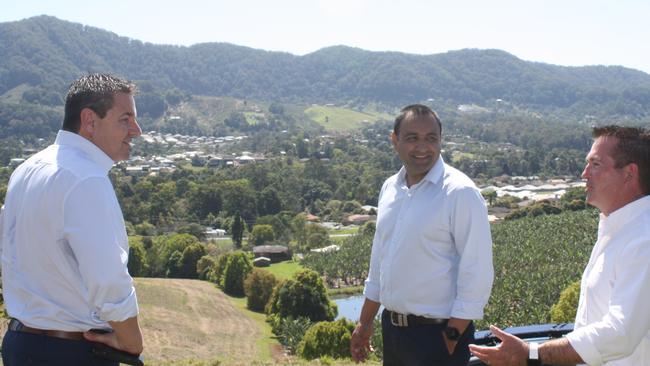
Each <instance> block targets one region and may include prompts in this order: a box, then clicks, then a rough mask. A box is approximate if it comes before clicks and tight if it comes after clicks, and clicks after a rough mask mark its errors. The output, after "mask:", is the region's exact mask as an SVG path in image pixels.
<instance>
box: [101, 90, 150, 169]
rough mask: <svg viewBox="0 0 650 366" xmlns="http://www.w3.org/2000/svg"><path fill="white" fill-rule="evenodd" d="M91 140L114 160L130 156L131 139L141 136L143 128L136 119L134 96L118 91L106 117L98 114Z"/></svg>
mask: <svg viewBox="0 0 650 366" xmlns="http://www.w3.org/2000/svg"><path fill="white" fill-rule="evenodd" d="M95 116H96V119H95V121H94V123H93V132H92V136H91V138H90V140H91V141H92V142H93V143H94V144H95V145H97V147H99V148H100V149H101V150H102V151H103V152H104V153H106V155H108V156H109V157H110V158H111V159H113V161H116V162H117V161H121V160H126V159H128V158H129V155H130V154H131V139H132V138H134V137H138V136H140V134H142V130H141V129H140V126H139V125H138V122H137V121H136V119H135V118H136V109H135V101H134V100H133V96H132V95H131V94H127V93H117V94H115V96H114V97H113V107H112V108H111V109H109V110H108V112H107V113H106V116H105V117H104V118H99V116H98V115H96V114H95Z"/></svg>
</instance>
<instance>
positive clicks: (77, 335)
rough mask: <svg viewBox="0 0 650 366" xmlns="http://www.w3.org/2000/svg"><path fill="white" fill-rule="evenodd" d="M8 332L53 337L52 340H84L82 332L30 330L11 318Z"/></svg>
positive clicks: (30, 328)
mask: <svg viewBox="0 0 650 366" xmlns="http://www.w3.org/2000/svg"><path fill="white" fill-rule="evenodd" d="M9 330H12V331H14V332H21V333H29V334H38V335H44V336H48V337H54V338H61V339H69V340H73V341H82V340H84V336H83V333H82V332H67V331H64V330H53V329H37V328H32V327H28V326H26V325H25V324H23V323H22V322H21V321H20V320H18V319H14V318H11V321H9Z"/></svg>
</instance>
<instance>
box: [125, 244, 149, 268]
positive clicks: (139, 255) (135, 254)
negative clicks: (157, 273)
mask: <svg viewBox="0 0 650 366" xmlns="http://www.w3.org/2000/svg"><path fill="white" fill-rule="evenodd" d="M127 268H128V269H129V274H130V275H131V276H132V277H144V276H146V275H147V274H148V271H149V265H148V264H147V252H146V251H145V249H144V245H143V244H142V238H140V237H129V263H128V265H127Z"/></svg>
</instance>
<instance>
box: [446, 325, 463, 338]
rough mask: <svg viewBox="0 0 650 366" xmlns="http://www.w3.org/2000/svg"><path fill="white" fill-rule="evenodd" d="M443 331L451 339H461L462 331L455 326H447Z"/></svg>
mask: <svg viewBox="0 0 650 366" xmlns="http://www.w3.org/2000/svg"><path fill="white" fill-rule="evenodd" d="M443 332H444V333H445V336H447V339H449V340H450V341H457V340H459V339H460V332H459V331H458V329H456V328H454V327H446V328H445V329H444V330H443Z"/></svg>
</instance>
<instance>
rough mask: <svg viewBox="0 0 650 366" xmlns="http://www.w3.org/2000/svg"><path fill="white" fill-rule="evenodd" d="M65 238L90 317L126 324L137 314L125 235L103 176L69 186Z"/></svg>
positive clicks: (117, 210)
mask: <svg viewBox="0 0 650 366" xmlns="http://www.w3.org/2000/svg"><path fill="white" fill-rule="evenodd" d="M63 230H64V233H63V234H64V238H65V239H67V241H68V244H69V245H70V248H71V250H72V252H73V254H74V256H75V258H76V260H77V263H78V265H79V273H80V276H81V280H82V282H83V284H84V285H85V287H86V291H87V296H88V300H89V302H90V306H92V307H94V311H93V316H94V317H97V318H99V319H100V320H103V321H124V320H126V319H128V318H131V317H134V316H136V315H137V314H138V305H137V299H136V294H135V288H134V287H133V279H132V278H131V276H130V275H129V273H128V270H127V262H128V237H127V236H126V232H125V229H124V220H123V218H122V213H121V211H120V208H119V204H118V203H117V198H116V197H115V192H114V191H113V187H112V185H111V184H110V181H109V180H108V179H107V178H103V177H95V178H88V179H85V180H83V181H81V182H80V183H78V184H77V185H76V186H75V187H73V188H72V189H71V191H70V193H69V194H68V196H67V197H66V201H65V206H64V229H63Z"/></svg>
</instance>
